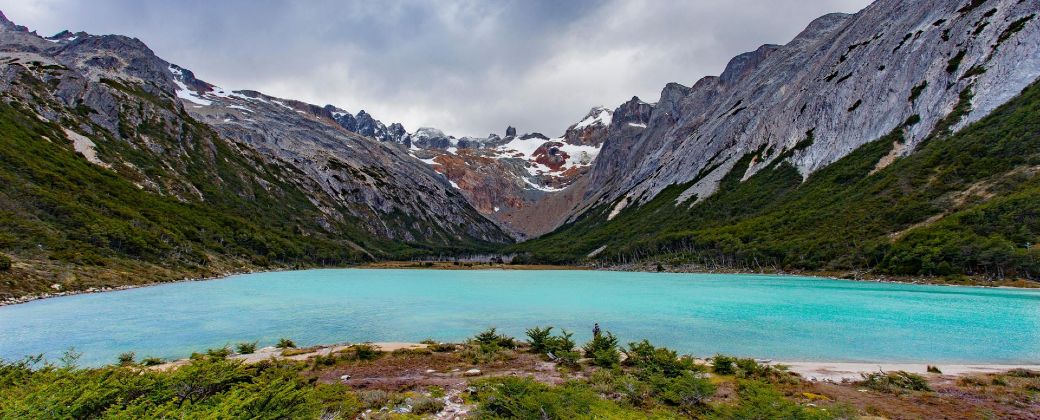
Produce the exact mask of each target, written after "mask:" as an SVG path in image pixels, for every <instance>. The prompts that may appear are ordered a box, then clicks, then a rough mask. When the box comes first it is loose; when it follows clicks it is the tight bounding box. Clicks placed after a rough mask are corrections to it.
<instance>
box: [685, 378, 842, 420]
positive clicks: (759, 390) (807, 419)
mask: <svg viewBox="0 0 1040 420" xmlns="http://www.w3.org/2000/svg"><path fill="white" fill-rule="evenodd" d="M737 388H738V389H737V394H738V396H739V397H740V399H739V400H738V402H737V403H736V404H734V405H720V406H717V407H716V408H715V409H714V410H713V411H712V412H710V413H708V415H707V416H705V417H706V418H708V419H716V420H723V419H726V420H728V419H786V420H816V419H820V420H822V419H830V418H836V417H837V416H834V415H832V414H831V413H828V412H826V411H823V410H817V409H813V408H805V407H802V406H800V405H798V404H797V403H794V402H792V401H789V400H787V399H785V398H784V397H783V394H782V393H781V392H780V391H779V390H777V389H776V388H775V387H773V386H772V385H770V384H768V383H765V382H760V381H748V380H741V381H740V382H739V384H738V387H737ZM850 418H855V417H850Z"/></svg>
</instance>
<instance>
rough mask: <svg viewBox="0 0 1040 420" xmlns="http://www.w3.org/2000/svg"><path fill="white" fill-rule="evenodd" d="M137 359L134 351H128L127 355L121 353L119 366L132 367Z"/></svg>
mask: <svg viewBox="0 0 1040 420" xmlns="http://www.w3.org/2000/svg"><path fill="white" fill-rule="evenodd" d="M136 357H137V355H136V354H134V352H132V351H128V352H126V353H121V354H120V355H119V357H118V360H119V365H120V366H130V365H132V364H134V359H135V358H136Z"/></svg>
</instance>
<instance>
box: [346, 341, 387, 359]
mask: <svg viewBox="0 0 1040 420" xmlns="http://www.w3.org/2000/svg"><path fill="white" fill-rule="evenodd" d="M347 351H348V352H349V353H350V354H352V355H353V357H354V358H355V359H357V360H375V359H377V358H379V356H381V355H382V354H383V352H381V351H379V349H377V348H376V347H375V346H373V345H371V344H368V343H363V344H355V345H353V346H350V347H348V348H347Z"/></svg>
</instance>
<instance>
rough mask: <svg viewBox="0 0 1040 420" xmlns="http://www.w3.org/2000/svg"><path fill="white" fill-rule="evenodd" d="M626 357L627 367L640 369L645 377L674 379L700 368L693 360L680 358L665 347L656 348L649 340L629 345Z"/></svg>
mask: <svg viewBox="0 0 1040 420" xmlns="http://www.w3.org/2000/svg"><path fill="white" fill-rule="evenodd" d="M625 356H626V358H625V365H627V366H632V367H635V368H637V369H639V372H640V373H641V374H642V375H643V376H652V375H656V374H660V375H664V376H665V377H668V378H674V377H677V376H680V375H682V374H684V373H685V372H686V371H692V370H698V369H699V368H700V367H699V366H697V365H695V364H694V363H693V359H691V358H689V357H680V356H679V355H678V353H676V352H675V351H673V350H669V349H667V348H664V347H654V346H653V345H652V344H650V341H648V340H643V341H640V342H638V343H629V344H628V349H627V350H625Z"/></svg>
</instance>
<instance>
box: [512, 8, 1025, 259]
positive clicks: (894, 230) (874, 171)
mask: <svg viewBox="0 0 1040 420" xmlns="http://www.w3.org/2000/svg"><path fill="white" fill-rule="evenodd" d="M1038 12H1040V3H1037V2H1030V1H1016V0H1003V1H996V0H990V1H982V0H973V1H970V2H967V3H963V2H961V3H957V2H950V1H945V0H941V1H940V0H920V1H914V2H905V1H898V0H879V1H877V2H875V3H873V4H871V5H870V6H868V7H867V8H866V9H864V10H863V11H861V12H859V13H857V14H855V15H844V14H832V15H827V16H824V17H821V18H819V19H817V20H816V21H814V22H812V23H811V24H810V25H809V26H808V27H807V28H806V29H805V30H804V31H803V32H802V33H801V34H799V35H798V36H797V37H795V38H794V39H793V40H792V41H791V42H789V43H788V44H786V45H782V46H780V45H764V46H762V47H761V48H759V49H757V50H755V51H752V52H749V53H745V54H742V55H740V56H737V57H736V58H734V59H733V60H732V61H731V62H730V63H729V65H728V66H727V67H726V69H725V71H724V72H723V73H722V74H721V75H720V76H718V77H706V78H703V79H701V80H700V81H698V82H696V83H694V84H693V85H692V86H689V87H687V86H683V85H679V84H674V83H673V84H669V85H667V86H666V87H665V88H664V90H663V91H662V94H661V98H660V100H659V101H658V102H657V103H656V104H652V105H648V106H645V107H644V105H642V104H641V103H639V102H638V101H636V100H633V101H632V102H629V103H626V104H624V105H622V107H621V108H619V109H618V110H616V111H615V112H614V124H612V126H616V125H617V123H618V120H619V115H623V114H624V113H625V112H623V111H624V110H627V112H628V113H632V112H633V111H632V109H633V108H646V109H647V110H648V112H649V118H648V121H647V122H646V123H645V124H646V127H645V128H643V127H641V126H640V125H642V123H637V126H640V127H638V128H639V130H638V131H637V132H629V133H625V132H622V131H620V130H612V131H610V133H609V135H608V137H607V138H606V140H605V142H604V145H603V147H602V150H601V151H600V154H599V155H600V158H599V159H597V160H596V162H595V163H594V165H593V167H592V170H591V172H590V174H589V177H588V180H587V182H584V183H576V186H580V187H581V188H582V189H583V191H581V192H580V193H581V195H582V199H581V201H582V202H581V204H580V205H579V206H578V209H577V210H576V211H574V212H572V214H571V215H570V216H569V217H568V223H567V224H566V225H564V226H563V227H561V228H559V229H557V230H556V231H554V232H553V233H551V234H549V235H547V236H545V237H543V238H540V239H537V240H534V241H530V242H526V243H523V244H520V245H516V246H514V247H512V248H511V249H512V250H513V251H517V252H523V253H528V255H529V256H530V258H531V259H533V260H538V261H552V262H574V261H588V260H593V261H597V260H598V261H606V262H615V263H625V262H632V261H645V260H650V261H664V262H667V261H670V262H672V263H675V264H686V263H693V264H700V265H702V266H708V267H738V268H750V269H760V268H764V267H769V268H774V269H810V270H840V271H869V270H874V271H880V272H882V273H891V274H906V275H946V274H971V275H983V276H990V277H1003V276H1020V277H1028V278H1036V277H1037V276H1038V275H1040V269H1038V267H1037V265H1036V264H1037V263H1036V261H1037V260H1038V257H1040V254H1038V252H1040V251H1038V249H1037V247H1036V245H1034V244H1036V243H1038V242H1040V226H1038V220H1037V216H1036V213H1035V209H1034V207H1035V201H1032V202H1031V201H1029V200H1031V199H1034V198H1035V193H1036V191H1035V185H1036V183H1037V181H1038V179H1037V178H1036V173H1037V171H1036V169H1035V165H1036V163H1037V159H1038V145H1040V142H1038V141H1037V140H1038V138H1037V133H1038V132H1037V127H1036V124H1035V121H1037V117H1038V116H1040V114H1037V112H1036V106H1037V104H1036V99H1037V92H1036V90H1037V89H1038V88H1037V87H1036V86H1035V85H1034V82H1035V81H1036V80H1037V77H1038V76H1040V51H1038V49H1040V47H1038V46H1040V25H1038V23H1037V22H1038V20H1037V19H1036V16H1037V13H1038ZM1016 96H1017V99H1014V100H1012V98H1016ZM1009 101H1010V102H1009ZM1002 104H1006V105H1003V106H1002ZM572 194H576V192H572Z"/></svg>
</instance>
